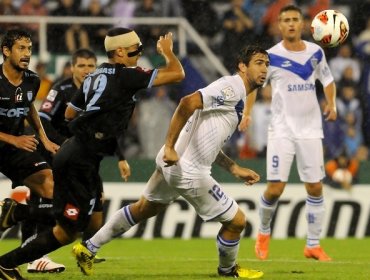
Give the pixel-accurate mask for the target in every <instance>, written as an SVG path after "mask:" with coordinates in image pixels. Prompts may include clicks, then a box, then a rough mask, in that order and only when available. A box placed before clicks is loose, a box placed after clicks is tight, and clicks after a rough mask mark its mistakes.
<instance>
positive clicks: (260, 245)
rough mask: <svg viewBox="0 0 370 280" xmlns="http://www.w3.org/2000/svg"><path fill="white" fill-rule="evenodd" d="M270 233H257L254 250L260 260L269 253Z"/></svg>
mask: <svg viewBox="0 0 370 280" xmlns="http://www.w3.org/2000/svg"><path fill="white" fill-rule="evenodd" d="M269 243H270V234H263V233H258V235H257V239H256V245H255V246H254V251H255V253H256V257H257V258H259V259H260V260H266V259H267V257H268V254H269Z"/></svg>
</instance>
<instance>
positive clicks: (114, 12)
mask: <svg viewBox="0 0 370 280" xmlns="http://www.w3.org/2000/svg"><path fill="white" fill-rule="evenodd" d="M135 9H136V2H135V1H131V0H112V1H111V3H110V4H109V10H110V12H109V13H107V15H110V16H112V17H120V18H122V21H120V22H119V24H117V25H116V26H117V27H118V26H121V27H132V24H131V23H128V22H127V21H126V19H130V18H132V17H133V16H134V12H135Z"/></svg>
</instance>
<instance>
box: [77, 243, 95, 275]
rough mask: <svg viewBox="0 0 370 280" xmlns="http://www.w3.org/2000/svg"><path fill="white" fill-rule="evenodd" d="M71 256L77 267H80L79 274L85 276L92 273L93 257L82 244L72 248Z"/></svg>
mask: <svg viewBox="0 0 370 280" xmlns="http://www.w3.org/2000/svg"><path fill="white" fill-rule="evenodd" d="M72 254H73V255H74V256H75V258H76V260H77V265H78V266H79V267H80V269H81V272H82V273H83V274H85V275H91V274H92V273H93V264H94V258H95V256H94V255H93V253H91V252H90V251H89V250H88V249H87V248H86V246H85V245H84V243H77V244H76V245H74V246H73V248H72Z"/></svg>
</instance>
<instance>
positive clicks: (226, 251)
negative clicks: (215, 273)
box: [216, 235, 240, 272]
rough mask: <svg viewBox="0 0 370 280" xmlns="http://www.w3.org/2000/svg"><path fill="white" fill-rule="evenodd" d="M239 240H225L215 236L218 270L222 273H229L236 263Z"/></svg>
mask: <svg viewBox="0 0 370 280" xmlns="http://www.w3.org/2000/svg"><path fill="white" fill-rule="evenodd" d="M239 240H240V239H237V240H225V239H223V238H222V237H221V236H220V235H217V242H216V245H217V249H218V257H219V268H220V269H221V270H222V271H224V272H229V271H230V270H231V268H233V267H234V265H235V263H236V257H237V255H238V252H239Z"/></svg>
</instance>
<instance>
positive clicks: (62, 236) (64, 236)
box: [53, 224, 78, 245]
mask: <svg viewBox="0 0 370 280" xmlns="http://www.w3.org/2000/svg"><path fill="white" fill-rule="evenodd" d="M53 233H54V236H55V238H56V239H57V240H58V241H59V242H60V243H61V244H62V245H67V244H69V243H72V242H73V241H75V240H76V239H77V235H78V233H77V232H75V231H73V230H70V229H67V228H66V227H65V226H64V227H62V226H61V225H60V224H57V225H56V226H55V227H54V228H53Z"/></svg>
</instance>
